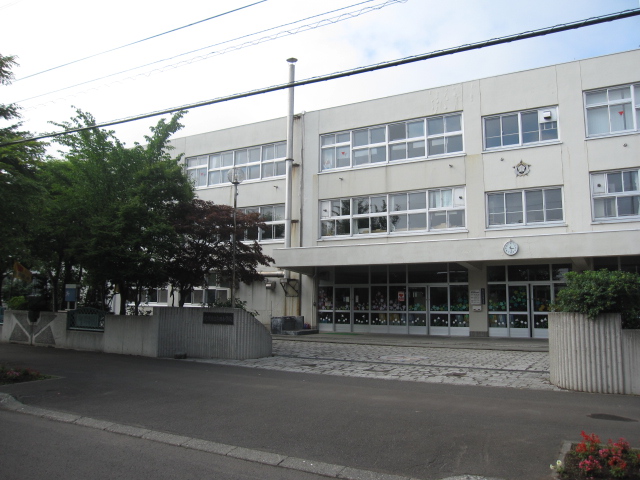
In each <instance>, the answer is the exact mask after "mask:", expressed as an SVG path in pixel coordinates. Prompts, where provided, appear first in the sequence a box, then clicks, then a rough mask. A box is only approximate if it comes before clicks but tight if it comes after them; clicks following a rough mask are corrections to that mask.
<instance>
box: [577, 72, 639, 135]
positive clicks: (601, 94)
mask: <svg viewBox="0 0 640 480" xmlns="http://www.w3.org/2000/svg"><path fill="white" fill-rule="evenodd" d="M584 104H585V110H586V116H587V137H598V136H603V135H612V134H616V133H625V132H634V131H638V130H639V129H640V83H637V84H635V85H622V86H617V87H609V88H602V89H599V90H591V91H588V92H585V93H584Z"/></svg>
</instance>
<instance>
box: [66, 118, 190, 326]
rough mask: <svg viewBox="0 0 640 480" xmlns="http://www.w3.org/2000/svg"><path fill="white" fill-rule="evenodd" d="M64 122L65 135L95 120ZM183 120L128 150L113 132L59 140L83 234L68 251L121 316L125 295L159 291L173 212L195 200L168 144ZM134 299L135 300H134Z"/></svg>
mask: <svg viewBox="0 0 640 480" xmlns="http://www.w3.org/2000/svg"><path fill="white" fill-rule="evenodd" d="M76 113H77V115H76V117H74V118H72V119H71V121H70V122H63V123H61V124H56V125H58V126H59V127H63V128H65V129H72V128H83V127H92V126H94V125H95V124H96V122H95V119H94V118H93V117H92V116H91V115H90V114H88V113H85V112H82V111H81V110H77V112H76ZM181 116H182V113H178V114H176V115H174V116H173V117H172V118H171V119H170V120H169V121H168V122H167V121H165V120H164V119H162V120H160V121H159V122H158V124H157V125H156V126H155V127H152V128H151V132H152V134H151V135H149V136H145V141H146V144H145V145H140V144H139V143H137V142H136V143H135V144H134V146H133V148H127V147H126V146H125V145H124V144H123V143H122V142H120V141H119V140H118V139H117V138H116V137H115V135H114V132H113V131H108V130H103V129H98V128H90V129H88V130H83V131H80V132H77V133H73V134H70V135H66V136H63V137H60V138H59V139H58V140H57V141H58V142H59V143H60V144H62V145H64V146H65V147H67V149H68V151H67V152H66V153H65V158H66V159H67V161H68V162H69V163H70V164H71V170H72V175H73V178H72V182H73V185H74V188H73V195H74V197H75V200H74V201H75V205H78V206H80V207H79V208H78V212H79V213H78V215H79V217H78V219H77V221H78V224H79V226H80V230H81V231H82V232H83V233H82V235H80V236H79V237H78V238H77V239H76V242H75V244H74V247H73V250H74V253H75V254H76V255H77V257H78V259H79V260H80V262H81V266H82V268H83V269H86V270H87V271H88V272H89V275H90V278H91V280H92V284H93V285H92V286H93V289H94V291H95V292H96V295H95V301H96V302H102V301H103V299H104V298H105V296H106V293H107V290H106V289H107V287H108V285H109V284H113V285H116V286H117V290H118V292H119V293H120V295H121V302H120V303H121V307H120V313H121V314H124V313H125V308H126V302H127V297H128V296H129V292H130V290H131V289H133V290H136V291H141V290H142V289H143V288H147V287H155V286H159V285H161V284H163V283H165V282H166V273H165V272H164V267H163V264H162V262H161V261H160V259H162V258H166V257H167V256H168V254H167V250H168V249H170V248H171V246H172V245H174V244H175V230H174V229H173V225H172V223H171V218H172V215H171V212H172V210H173V209H174V208H176V205H179V204H180V203H182V202H187V201H189V200H191V199H192V198H193V188H192V186H191V184H190V182H189V180H188V179H187V177H186V176H185V175H184V172H183V170H182V168H181V166H180V165H179V164H178V160H179V158H173V157H171V155H170V154H169V152H168V150H169V149H170V146H168V145H167V142H168V140H169V137H170V136H171V135H172V134H173V133H175V132H176V131H177V130H178V129H179V128H181V126H182V125H181V124H180V123H179V120H180V118H181ZM133 300H137V297H136V298H134V299H133Z"/></svg>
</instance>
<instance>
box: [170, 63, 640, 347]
mask: <svg viewBox="0 0 640 480" xmlns="http://www.w3.org/2000/svg"><path fill="white" fill-rule="evenodd" d="M363 80H364V79H363ZM286 124H287V122H286V118H280V119H275V120H271V121H266V122H260V123H256V124H251V125H244V126H239V127H235V128H230V129H226V130H221V131H215V132H209V133H205V134H201V135H194V136H189V137H183V138H178V139H175V140H173V141H172V145H173V146H174V147H176V150H175V151H176V152H178V153H183V154H184V158H185V168H186V169H187V172H188V173H189V175H190V176H191V177H192V178H193V180H194V182H195V185H196V190H197V194H198V196H199V197H200V198H202V199H205V200H212V201H214V202H216V203H225V204H229V205H232V204H233V196H232V195H233V188H232V185H231V184H230V183H229V182H228V180H227V172H228V170H229V169H230V168H232V167H239V168H243V169H244V172H245V174H246V180H244V181H243V182H242V183H241V184H240V185H239V186H238V192H239V195H238V197H237V204H238V208H242V209H247V210H252V211H259V212H260V213H261V214H262V216H263V218H264V219H265V221H266V222H267V226H268V228H267V229H266V230H264V231H260V232H247V233H246V238H247V239H248V240H253V239H256V240H258V241H260V242H261V244H262V245H263V248H264V250H265V252H266V253H267V254H269V255H271V256H272V257H273V258H274V259H275V264H274V265H273V266H270V267H268V268H265V281H264V282H262V283H260V282H256V284H254V285H251V286H245V285H242V286H241V287H240V289H239V291H238V297H239V298H241V299H242V300H244V301H247V303H248V306H249V307H250V308H251V309H252V310H256V311H257V312H258V313H259V319H260V320H261V321H262V322H263V323H265V324H268V323H269V321H270V318H271V317H272V316H282V315H303V316H304V318H305V322H306V323H309V324H310V325H312V326H314V327H317V328H319V329H320V330H321V331H344V332H378V333H404V334H418V335H463V336H500V337H506V336H508V337H534V338H535V337H546V336H547V312H548V310H549V304H550V303H551V302H552V301H553V300H554V297H555V294H556V292H557V291H558V290H559V289H560V288H562V285H563V274H564V273H565V272H567V271H569V270H577V271H581V270H586V269H594V268H595V269H598V268H616V269H625V270H631V271H638V270H639V269H640V179H639V174H640V173H639V170H640V50H634V51H630V52H624V53H619V54H614V55H608V56H604V57H598V58H591V59H586V60H581V61H575V62H570V63H566V64H560V65H554V66H549V67H544V68H538V69H535V70H529V71H523V72H517V73H512V74H507V75H500V76H496V77H491V78H484V79H479V80H474V81H468V82H464V83H458V84H454V85H448V86H443V87H439V88H432V89H428V90H422V91H417V92H412V93H407V94H403V95H397V96H392V97H387V98H381V99H375V100H370V101H366V102H361V103H356V104H352V105H344V106H337V107H334V108H328V109H324V110H319V111H313V112H305V113H304V114H300V115H296V116H295V122H294V135H293V151H294V155H293V168H292V169H291V170H292V178H291V182H292V188H293V201H292V212H293V214H292V226H291V247H290V248H284V229H285V222H284V220H285V219H284V212H285V205H284V203H285V189H286V182H287V179H286V175H285V172H286V168H285V156H286V148H285V147H286V144H285V140H286V134H287V132H286V128H287V127H286ZM210 285H211V284H210ZM212 289H213V290H217V291H216V292H200V293H198V294H197V295H199V296H198V297H197V298H204V297H205V296H206V295H211V294H214V293H215V295H226V291H225V289H223V288H217V289H216V288H213V287H212ZM195 303H197V299H195V300H194V304H195Z"/></svg>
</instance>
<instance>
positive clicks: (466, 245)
mask: <svg viewBox="0 0 640 480" xmlns="http://www.w3.org/2000/svg"><path fill="white" fill-rule="evenodd" d="M500 233H504V231H501V232H500ZM393 240H394V241H393V242H391V241H387V242H385V243H381V242H378V243H355V241H356V240H353V239H350V240H349V241H345V240H342V241H340V240H335V241H334V240H329V241H323V242H318V243H319V244H320V245H318V246H314V247H294V248H288V249H284V248H279V249H275V250H274V251H273V254H272V256H273V257H274V259H275V265H276V266H277V267H278V268H282V269H286V270H292V271H295V272H298V273H301V274H303V275H313V273H314V272H315V269H316V268H317V267H326V266H349V265H389V264H410V263H438V262H456V263H459V264H463V265H464V266H465V267H466V268H469V269H476V270H477V269H480V268H482V265H483V264H485V263H487V262H507V261H508V262H532V261H552V260H553V259H560V258H562V259H571V261H572V262H573V263H574V264H575V265H576V267H582V269H584V268H586V267H588V265H589V262H588V261H587V260H586V259H588V258H589V257H599V256H611V255H637V254H638V248H637V245H638V244H640V230H637V229H633V230H631V229H629V230H618V231H602V232H572V233H558V232H555V231H554V232H553V233H549V234H533V235H521V234H518V235H516V234H514V235H511V236H500V237H487V238H457V239H451V238H446V239H436V240H415V241H412V240H406V241H403V242H398V241H397V240H398V239H396V238H393ZM509 240H513V241H514V242H516V243H517V244H518V251H517V253H516V254H515V255H511V256H510V255H507V254H506V253H505V252H504V250H503V247H504V244H505V243H506V242H508V241H509Z"/></svg>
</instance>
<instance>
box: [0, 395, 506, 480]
mask: <svg viewBox="0 0 640 480" xmlns="http://www.w3.org/2000/svg"><path fill="white" fill-rule="evenodd" d="M0 408H2V409H4V410H9V411H13V412H18V413H24V414H27V415H33V416H36V417H41V418H46V419H48V420H54V421H56V422H62V423H71V424H75V425H80V426H82V427H87V428H93V429H96V430H104V431H106V432H111V433H117V434H120V435H127V436H130V437H136V438H142V439H144V440H151V441H153V442H158V443H164V444H166V445H173V446H176V447H183V448H188V449H190V450H198V451H201V452H207V453H211V454H214V455H223V456H227V457H233V458H237V459H240V460H245V461H248V462H255V463H261V464H264V465H270V466H273V467H281V468H287V469H289V470H298V471H301V472H307V473H314V474H316V475H322V476H324V477H330V478H340V479H344V480H421V479H418V478H414V477H406V476H403V475H393V474H389V473H381V472H374V471H371V470H362V469H359V468H352V467H347V466H344V465H335V464H332V463H325V462H319V461H315V460H306V459H303V458H296V457H288V456H285V455H279V454H277V453H271V452H264V451H262V450H255V449H251V448H245V447H237V446H234V445H225V444H223V443H217V442H210V441H209V440H202V439H198V438H192V437H185V436H182V435H175V434H172V433H166V432H159V431H156V430H149V429H146V428H140V427H135V426H132V425H125V424H121V423H115V422H108V421H104V420H97V419H95V418H90V417H83V416H81V415H75V414H72V413H64V412H57V411H55V410H47V409H45V408H40V407H32V406H29V405H25V404H23V403H22V402H20V401H18V400H16V399H15V398H13V397H12V396H11V395H9V394H7V393H0ZM423 480H424V479H423ZM442 480H502V479H499V478H488V477H480V476H477V475H458V476H455V477H448V478H444V479H442Z"/></svg>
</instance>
